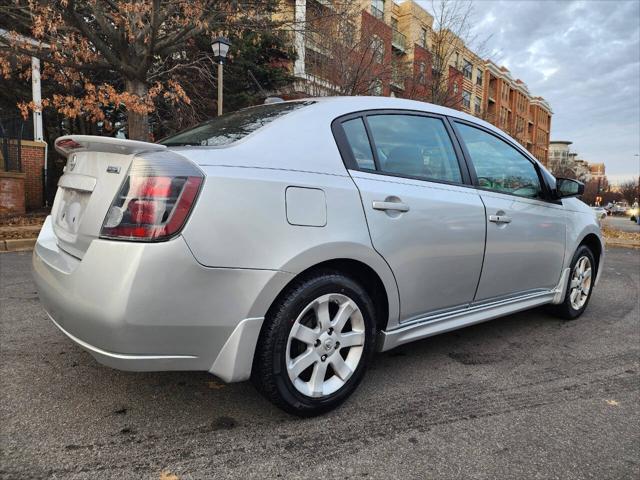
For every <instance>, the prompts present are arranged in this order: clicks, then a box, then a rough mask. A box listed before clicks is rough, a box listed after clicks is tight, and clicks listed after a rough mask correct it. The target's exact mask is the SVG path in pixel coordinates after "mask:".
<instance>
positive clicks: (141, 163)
mask: <svg viewBox="0 0 640 480" xmlns="http://www.w3.org/2000/svg"><path fill="white" fill-rule="evenodd" d="M202 181H203V176H202V173H201V172H200V170H198V168H196V166H195V165H193V164H191V163H190V162H189V161H187V160H185V159H184V158H182V157H179V156H178V155H176V154H174V153H173V152H162V153H154V154H152V155H150V157H149V158H141V157H136V158H135V159H134V160H133V163H132V165H131V169H130V170H129V174H128V176H127V179H126V180H125V181H124V183H123V184H122V188H121V189H120V191H119V192H118V195H116V198H115V199H114V200H113V203H112V204H111V207H110V208H109V211H108V212H107V216H106V217H105V219H104V223H103V224H102V230H101V231H100V237H103V238H116V239H121V240H138V241H147V242H150V241H160V240H166V239H168V238H170V237H172V236H173V235H175V234H176V233H178V232H180V230H181V229H182V227H183V226H184V224H185V222H186V220H187V217H188V216H189V213H190V212H191V209H192V207H193V205H194V202H195V200H196V197H197V196H198V192H199V190H200V186H201V185H202Z"/></svg>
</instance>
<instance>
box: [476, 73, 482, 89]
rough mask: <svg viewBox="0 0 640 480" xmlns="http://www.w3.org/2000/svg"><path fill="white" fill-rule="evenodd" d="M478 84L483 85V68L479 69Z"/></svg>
mask: <svg viewBox="0 0 640 480" xmlns="http://www.w3.org/2000/svg"><path fill="white" fill-rule="evenodd" d="M476 85H480V86H482V70H480V69H478V74H477V76H476Z"/></svg>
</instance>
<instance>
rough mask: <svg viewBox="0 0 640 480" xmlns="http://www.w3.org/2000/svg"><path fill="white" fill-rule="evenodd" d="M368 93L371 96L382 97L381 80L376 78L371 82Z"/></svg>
mask: <svg viewBox="0 0 640 480" xmlns="http://www.w3.org/2000/svg"><path fill="white" fill-rule="evenodd" d="M369 91H370V92H371V95H377V96H380V95H382V80H380V79H379V78H376V79H375V80H374V81H373V82H371V87H369Z"/></svg>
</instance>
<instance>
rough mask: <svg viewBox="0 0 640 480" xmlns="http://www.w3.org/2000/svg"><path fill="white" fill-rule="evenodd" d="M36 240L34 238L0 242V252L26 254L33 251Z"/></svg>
mask: <svg viewBox="0 0 640 480" xmlns="http://www.w3.org/2000/svg"><path fill="white" fill-rule="evenodd" d="M36 240H37V238H36V237H34V238H14V239H7V240H0V252H28V251H29V250H33V246H34V245H35V244H36Z"/></svg>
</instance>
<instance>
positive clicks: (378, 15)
mask: <svg viewBox="0 0 640 480" xmlns="http://www.w3.org/2000/svg"><path fill="white" fill-rule="evenodd" d="M371 15H373V16H374V17H376V18H377V19H378V20H382V21H383V22H384V12H383V11H382V10H380V9H379V8H376V7H374V6H373V5H371Z"/></svg>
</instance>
